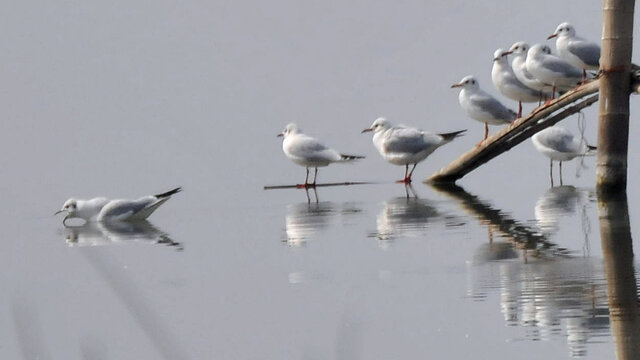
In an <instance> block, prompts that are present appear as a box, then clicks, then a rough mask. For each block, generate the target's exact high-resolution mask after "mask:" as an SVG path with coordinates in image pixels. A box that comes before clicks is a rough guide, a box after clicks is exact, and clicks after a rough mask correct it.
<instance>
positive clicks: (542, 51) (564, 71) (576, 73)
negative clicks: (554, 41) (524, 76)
mask: <svg viewBox="0 0 640 360" xmlns="http://www.w3.org/2000/svg"><path fill="white" fill-rule="evenodd" d="M526 66H527V71H529V72H530V73H531V75H533V76H535V77H536V78H538V80H540V81H542V82H543V83H545V84H551V85H552V86H553V88H552V89H551V98H552V99H553V98H554V97H555V94H556V89H558V88H565V89H566V88H571V87H574V86H576V85H577V84H579V83H580V81H582V72H581V71H580V70H579V69H578V68H576V67H575V66H573V65H571V64H569V63H568V62H566V61H565V60H563V59H562V58H560V57H558V56H556V55H553V54H551V49H549V47H548V46H546V45H542V44H536V45H533V46H532V47H531V48H530V49H529V52H528V53H527V62H526Z"/></svg>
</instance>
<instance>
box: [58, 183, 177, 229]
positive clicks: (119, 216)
mask: <svg viewBox="0 0 640 360" xmlns="http://www.w3.org/2000/svg"><path fill="white" fill-rule="evenodd" d="M180 191H182V188H175V189H173V190H170V191H167V192H165V193H162V194H157V195H149V196H144V197H141V198H139V199H137V200H124V199H118V200H108V199H107V198H103V197H99V198H93V199H91V200H80V199H73V198H71V199H69V200H67V201H65V203H64V204H63V205H62V209H60V210H58V211H57V212H56V213H55V214H54V215H57V214H59V213H61V212H66V213H67V216H65V217H64V219H63V220H62V223H63V224H64V223H65V221H67V219H72V218H81V219H83V220H85V221H100V222H104V221H132V220H133V221H135V220H144V219H146V218H148V217H149V216H150V215H151V214H152V213H153V212H154V211H155V210H156V209H157V208H158V207H159V206H160V205H162V204H164V202H165V201H167V200H169V199H170V198H171V195H173V194H176V193H179V192H180Z"/></svg>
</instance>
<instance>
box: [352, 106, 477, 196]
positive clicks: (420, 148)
mask: <svg viewBox="0 0 640 360" xmlns="http://www.w3.org/2000/svg"><path fill="white" fill-rule="evenodd" d="M371 131H372V132H374V134H373V145H375V147H376V149H378V152H379V153H380V155H382V157H383V158H384V159H385V160H387V161H388V162H390V163H392V164H394V165H404V179H402V180H398V181H397V182H400V183H405V184H409V183H411V175H413V170H415V169H416V165H418V163H419V162H421V161H422V160H424V159H426V158H427V156H429V155H430V154H431V153H432V152H433V151H434V150H435V149H437V148H439V147H440V146H442V145H444V144H446V143H448V142H450V141H451V140H453V139H455V138H456V137H458V136H460V135H461V134H462V133H464V132H465V131H467V130H460V131H454V132H451V133H445V134H432V133H428V132H424V131H422V130H418V129H416V128H411V127H405V126H402V125H400V126H393V124H392V123H391V122H390V121H389V120H387V119H386V118H384V117H380V118H377V119H376V120H375V121H374V122H373V124H371V127H369V128H366V129H364V130H362V132H363V133H365V132H371ZM409 164H413V167H412V168H411V171H410V172H409Z"/></svg>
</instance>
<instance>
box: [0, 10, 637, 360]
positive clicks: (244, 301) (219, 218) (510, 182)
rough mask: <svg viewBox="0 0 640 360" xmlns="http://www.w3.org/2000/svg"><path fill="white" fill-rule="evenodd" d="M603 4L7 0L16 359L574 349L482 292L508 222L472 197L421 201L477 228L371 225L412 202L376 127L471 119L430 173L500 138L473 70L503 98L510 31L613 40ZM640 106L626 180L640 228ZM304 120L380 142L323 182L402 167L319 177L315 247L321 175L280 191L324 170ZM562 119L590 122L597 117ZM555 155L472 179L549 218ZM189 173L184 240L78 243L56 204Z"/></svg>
mask: <svg viewBox="0 0 640 360" xmlns="http://www.w3.org/2000/svg"><path fill="white" fill-rule="evenodd" d="M600 7H601V4H600V2H585V1H563V2H558V1H545V0H540V1H535V2H531V1H530V2H519V1H518V2H500V3H498V2H495V3H494V2H480V3H473V2H467V1H448V2H425V1H401V2H391V1H349V2H341V1H340V2H338V1H322V2H319V1H314V2H300V1H270V2H258V1H234V2H220V1H216V2H210V1H189V2H177V1H164V0H161V1H110V2H105V3H95V2H80V1H61V2H60V1H59V2H46V1H24V2H11V3H5V4H3V5H1V6H0V14H1V15H0V17H1V18H2V19H1V21H0V34H1V35H0V47H1V48H2V52H1V53H2V55H0V59H1V64H2V72H1V74H2V76H1V77H0V108H1V109H2V110H1V111H2V114H3V116H2V132H0V154H1V155H0V174H2V181H1V182H0V198H1V199H2V202H1V203H0V215H1V216H0V219H1V220H0V224H2V225H3V230H4V231H3V232H4V236H3V246H2V247H0V264H1V265H0V283H1V284H2V288H3V289H4V291H3V292H2V295H0V304H1V306H0V320H1V323H2V324H3V326H2V327H0V339H1V340H0V353H2V354H3V355H4V356H3V357H6V358H20V357H21V356H22V358H34V357H35V356H36V355H37V356H40V358H42V359H56V358H66V359H74V358H98V359H111V358H113V359H116V358H118V359H124V358H137V359H140V358H145V359H152V358H162V357H164V358H194V359H203V358H220V359H249V358H271V359H276V358H280V359H281V358H303V359H326V358H344V359H354V358H362V359H389V358H412V357H425V356H428V357H441V358H462V357H467V358H468V357H477V358H486V357H488V356H491V357H493V358H500V359H502V358H504V359H506V358H512V357H514V356H518V357H519V358H521V359H528V358H531V359H533V358H540V357H541V356H551V357H554V358H559V357H560V358H561V357H566V356H567V354H568V353H569V350H567V344H566V341H565V340H566V339H565V337H563V335H559V336H557V337H552V338H551V339H550V340H549V341H544V342H535V341H528V340H526V336H524V335H522V333H523V332H525V330H526V329H522V328H519V327H508V326H505V322H504V320H503V319H502V316H501V314H500V310H499V297H500V295H499V293H498V292H491V291H489V294H488V295H487V298H486V299H485V300H484V301H473V300H471V299H470V298H469V296H468V291H469V287H470V285H469V284H468V282H469V281H471V280H469V279H470V278H473V276H472V275H473V274H475V272H474V270H473V269H474V268H473V267H469V263H470V260H471V259H473V254H474V252H475V251H476V249H477V248H478V247H479V246H481V245H482V244H484V243H486V242H487V240H488V235H487V229H486V227H485V226H484V224H482V223H481V222H479V221H476V220H475V219H473V218H468V217H467V216H468V215H465V213H464V212H462V211H461V210H460V208H459V207H458V206H457V205H456V204H455V202H451V201H450V200H448V199H447V198H446V197H444V196H442V195H441V194H438V193H437V192H435V191H433V190H432V189H431V188H429V187H426V186H424V185H422V184H420V183H417V184H416V185H415V187H416V191H417V192H418V193H419V194H420V196H421V197H423V198H426V199H428V200H429V201H432V202H433V206H434V207H435V208H436V209H437V210H438V211H439V212H441V213H443V214H445V215H446V216H445V218H446V219H451V218H452V219H458V220H459V222H460V223H461V224H462V225H460V226H457V227H455V226H454V227H452V226H450V224H449V223H447V222H446V221H442V220H439V221H435V222H434V223H433V224H431V223H429V224H422V225H423V226H419V227H418V228H417V229H409V231H407V232H406V233H405V234H400V235H401V236H399V238H400V240H396V241H391V242H389V243H387V242H383V243H382V244H380V243H379V241H377V240H376V239H375V238H372V237H371V236H370V235H371V232H375V230H376V218H377V216H379V214H380V211H381V210H383V208H384V204H385V202H386V201H389V200H393V199H395V198H396V197H402V196H404V190H403V188H402V186H396V185H395V184H389V182H391V181H392V180H395V179H398V178H400V176H401V175H402V168H401V167H396V166H393V165H390V164H388V163H386V162H384V161H383V160H382V159H381V158H380V157H379V155H378V154H377V152H376V151H375V149H374V148H373V146H372V144H371V139H370V136H367V135H361V134H360V131H361V130H362V129H364V128H365V127H368V126H369V125H370V124H371V122H373V120H374V119H375V118H376V117H378V116H386V117H388V118H389V119H390V120H392V121H394V122H397V123H404V124H407V125H412V126H418V127H420V128H423V129H425V130H430V131H438V132H444V131H453V130H458V129H468V130H469V131H468V132H467V134H466V136H464V137H462V138H460V139H458V140H456V141H455V142H453V143H451V144H449V145H447V146H446V147H445V148H442V149H440V150H439V151H437V152H436V153H435V154H433V155H432V156H431V157H430V158H429V159H428V160H427V161H425V162H424V163H422V164H420V165H419V166H418V168H417V170H416V172H415V174H414V177H415V178H416V179H417V180H420V179H423V178H425V177H427V176H429V175H430V174H432V173H433V172H434V171H435V170H437V169H439V168H440V167H442V166H444V165H446V164H447V163H448V162H449V161H451V160H453V159H454V158H455V157H456V156H457V155H459V154H461V153H462V152H464V151H466V150H467V149H468V148H470V147H472V146H474V145H475V144H476V143H477V142H478V141H479V140H480V139H481V138H482V134H483V125H482V124H480V123H478V122H476V121H473V120H470V119H467V118H466V117H465V115H464V114H463V112H462V110H461V109H460V108H459V105H458V101H457V96H458V94H457V91H455V90H454V89H449V86H450V85H451V84H453V83H455V82H457V81H459V80H460V79H461V78H462V77H463V76H465V75H469V74H473V75H475V76H476V77H477V78H478V80H479V82H480V85H481V86H482V87H483V88H484V89H485V90H487V91H489V92H491V93H493V94H496V91H495V89H493V87H492V85H491V79H490V68H491V59H492V54H493V51H494V50H495V49H496V48H498V47H502V48H508V47H509V46H510V45H511V44H512V43H513V42H515V41H519V40H525V41H528V42H529V43H530V44H533V43H536V42H543V41H544V42H546V40H545V39H546V37H547V36H548V35H549V34H551V33H552V32H553V31H554V30H555V28H556V26H557V25H558V24H559V23H560V22H563V21H570V22H572V23H573V24H574V25H575V27H576V29H577V31H578V34H579V35H582V36H584V37H587V38H591V39H594V40H597V39H599V37H600V32H601V9H600ZM634 59H635V57H634ZM502 99H503V100H504V102H505V103H506V104H509V105H510V106H511V107H512V108H513V107H515V106H516V104H515V103H514V102H512V101H508V100H506V99H504V98H502ZM634 105H635V104H634ZM531 108H532V106H531V105H525V110H526V111H529V110H530V109H531ZM635 110H636V109H635V106H634V109H632V111H635ZM584 114H585V116H586V123H587V130H586V132H585V136H586V138H587V139H588V140H589V141H590V142H592V143H595V141H596V121H597V105H596V106H593V107H591V108H589V109H587V110H585V111H584ZM633 118H634V116H632V122H631V129H630V153H629V164H630V165H629V178H630V182H629V192H628V194H629V199H630V212H631V219H632V224H631V226H632V229H633V230H634V231H635V230H636V229H637V226H638V224H637V223H636V222H634V220H635V218H634V214H636V213H637V206H636V202H635V201H634V200H635V199H637V196H638V193H637V192H638V187H637V186H635V182H634V179H637V178H638V177H639V175H640V174H638V168H637V167H636V166H635V164H636V163H637V155H636V154H637V153H638V151H637V150H638V148H637V145H636V144H635V142H634V139H635V137H636V132H637V129H636V128H635V126H634V124H633ZM289 122H297V123H298V124H299V125H300V126H301V127H302V128H303V129H304V130H305V131H306V132H307V133H309V134H311V135H313V136H317V137H318V138H320V139H322V140H324V141H325V142H326V143H328V144H329V145H331V146H333V147H335V148H337V149H339V150H341V151H344V152H348V153H356V154H362V155H365V156H367V158H366V159H365V160H363V161H361V162H358V163H357V164H354V165H348V166H340V165H335V166H330V167H328V168H323V169H321V171H320V175H319V181H321V182H329V181H345V180H348V181H375V182H384V183H385V184H381V185H371V186H362V187H353V188H332V189H321V190H319V191H318V193H319V194H318V195H319V197H320V200H321V201H323V202H328V205H327V206H328V210H327V214H328V215H327V217H326V218H325V219H324V220H321V221H323V224H321V225H322V226H310V232H311V234H310V237H311V239H309V240H308V241H305V245H304V246H300V247H298V246H294V245H292V246H288V245H287V243H286V241H283V240H286V238H287V234H286V221H287V216H294V217H295V216H296V214H298V213H299V212H300V211H304V210H305V209H308V208H307V207H306V197H305V195H304V192H303V191H293V190H291V191H289V190H287V191H263V190H262V187H263V186H264V185H273V184H291V183H297V182H301V181H302V179H303V176H304V169H303V168H301V167H299V166H297V165H295V164H293V163H291V162H290V161H288V160H287V159H286V158H285V157H284V155H283V154H282V150H281V142H280V141H281V140H279V139H277V138H276V137H275V135H276V134H277V133H279V132H280V131H281V130H282V128H283V127H284V126H285V125H286V124H287V123H289ZM562 125H563V126H565V127H567V128H569V129H571V130H572V131H574V132H577V130H578V128H577V120H576V117H572V118H570V119H568V120H565V121H564V122H563V123H562ZM496 130H497V128H495V127H492V128H491V129H490V131H491V133H493V132H495V131H496ZM585 164H586V165H587V169H584V170H582V171H581V173H580V176H579V177H576V166H577V165H576V163H573V164H567V165H566V166H565V182H566V183H569V184H572V185H575V186H577V187H579V188H581V189H590V188H592V187H593V184H594V168H595V166H594V159H593V158H592V159H587V160H586V161H585ZM547 171H548V160H547V159H546V158H544V157H542V156H540V155H539V154H538V153H536V152H535V150H534V149H533V146H532V145H531V144H530V143H529V142H526V143H523V144H521V145H520V146H518V147H516V148H515V149H513V150H512V151H510V152H509V153H507V154H505V155H503V156H501V157H500V158H498V159H496V160H494V161H492V162H491V163H489V164H487V165H485V166H484V167H482V168H480V169H478V170H477V171H475V172H474V173H472V174H470V175H469V176H468V177H466V178H464V179H463V180H461V181H460V184H461V185H463V186H464V187H465V189H467V190H468V191H469V192H471V193H473V194H477V195H478V196H480V197H482V198H483V199H486V200H487V201H489V202H490V203H491V204H493V205H494V206H496V207H497V208H501V209H503V210H504V211H506V212H508V213H509V214H510V215H511V216H513V217H514V218H517V219H521V220H523V221H525V222H533V219H534V207H535V204H536V201H538V199H539V198H540V196H542V195H543V194H544V193H545V191H546V190H547V189H548V187H549V182H548V172H547ZM175 186H183V187H184V192H183V193H181V194H179V195H177V196H175V197H174V198H173V199H172V200H171V201H169V202H168V203H167V204H166V205H164V206H163V207H162V208H161V209H160V210H159V211H158V212H157V213H156V214H154V215H153V216H152V217H151V219H150V220H151V221H152V222H153V223H154V224H155V225H156V226H158V227H159V228H161V229H162V230H164V231H166V232H168V233H169V234H170V235H171V237H172V238H173V239H174V240H176V241H179V242H181V243H183V245H184V248H185V250H184V251H182V252H178V251H175V250H174V249H172V248H169V247H166V246H158V245H154V246H151V245H145V244H130V245H114V246H103V247H68V246H67V244H66V243H65V241H64V233H63V229H62V226H61V224H60V220H61V219H60V218H54V217H52V216H51V214H52V213H53V212H54V211H55V210H57V209H59V208H60V206H61V204H62V203H63V202H64V200H65V199H67V198H68V197H71V196H75V197H80V198H83V197H93V196H97V195H104V196H109V197H137V196H141V195H146V194H150V193H158V192H162V191H166V190H169V189H171V188H173V187H175ZM585 204H586V205H585V207H584V211H585V213H586V215H585V216H586V217H587V218H588V219H590V224H591V229H590V231H589V232H588V234H590V235H589V236H590V239H589V241H590V243H591V249H590V252H589V254H588V255H589V258H590V259H594V262H595V263H599V261H600V259H601V255H600V248H599V240H598V236H597V234H598V229H597V211H596V208H595V204H594V203H593V200H591V201H587V202H586V203H585ZM560 223H561V224H563V225H564V226H563V227H561V229H560V231H559V232H558V233H556V234H555V240H556V241H557V242H559V243H561V244H562V245H563V246H565V247H568V248H570V249H573V250H576V251H578V252H580V251H582V248H583V241H584V239H583V235H584V233H583V228H584V221H583V218H581V215H580V214H579V213H575V214H573V215H572V217H569V218H568V219H564V220H562V221H561V222H560ZM316 225H317V224H316ZM402 239H404V240H402ZM635 243H637V241H635ZM636 245H637V244H636ZM596 278H598V279H601V278H602V275H601V274H600V275H599V276H596ZM471 287H473V286H471ZM612 354H613V345H612V344H611V339H610V338H607V337H604V339H600V341H597V342H593V343H589V345H588V352H587V353H586V355H585V356H587V357H589V358H594V359H597V358H605V357H609V358H610V357H611V356H612Z"/></svg>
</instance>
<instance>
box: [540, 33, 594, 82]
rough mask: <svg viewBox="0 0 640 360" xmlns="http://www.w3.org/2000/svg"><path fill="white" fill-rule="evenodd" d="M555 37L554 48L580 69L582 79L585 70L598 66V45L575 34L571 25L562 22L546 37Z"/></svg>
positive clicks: (585, 75)
mask: <svg viewBox="0 0 640 360" xmlns="http://www.w3.org/2000/svg"><path fill="white" fill-rule="evenodd" d="M552 38H556V50H557V51H558V55H560V57H561V58H563V59H564V60H566V61H567V62H568V63H569V64H571V65H573V66H575V67H577V68H579V69H582V76H583V80H584V79H586V77H587V70H598V69H599V68H600V45H598V44H596V43H595V42H592V41H588V40H586V39H583V38H581V37H579V36H577V35H576V29H575V28H574V27H573V25H571V24H569V23H567V22H564V23H562V24H560V25H558V27H557V28H556V31H555V32H554V33H553V34H551V35H549V37H548V38H547V39H552Z"/></svg>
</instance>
